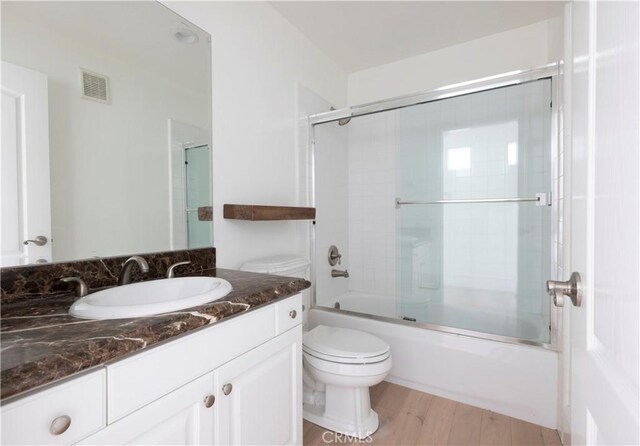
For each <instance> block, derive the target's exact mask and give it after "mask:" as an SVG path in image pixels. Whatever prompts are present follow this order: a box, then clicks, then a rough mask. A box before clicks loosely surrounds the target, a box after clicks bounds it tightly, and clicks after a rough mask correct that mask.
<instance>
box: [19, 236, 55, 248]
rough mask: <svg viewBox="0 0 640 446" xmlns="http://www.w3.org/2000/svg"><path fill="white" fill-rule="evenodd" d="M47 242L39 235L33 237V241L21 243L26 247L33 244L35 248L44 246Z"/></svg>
mask: <svg viewBox="0 0 640 446" xmlns="http://www.w3.org/2000/svg"><path fill="white" fill-rule="evenodd" d="M48 241H49V240H48V239H47V238H46V237H45V236H44V235H39V236H37V237H34V238H33V240H25V241H24V242H23V243H24V244H25V245H28V244H29V243H33V244H34V245H36V246H44V245H46V244H47V242H48Z"/></svg>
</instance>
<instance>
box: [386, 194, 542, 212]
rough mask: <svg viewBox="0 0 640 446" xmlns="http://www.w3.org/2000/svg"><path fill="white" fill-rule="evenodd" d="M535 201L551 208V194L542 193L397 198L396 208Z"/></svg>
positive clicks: (539, 204)
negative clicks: (444, 198) (437, 198)
mask: <svg viewBox="0 0 640 446" xmlns="http://www.w3.org/2000/svg"><path fill="white" fill-rule="evenodd" d="M523 201H534V202H535V203H536V206H551V192H542V193H539V194H536V196H535V197H531V198H476V199H468V200H457V199H454V200H432V201H402V199H400V198H396V208H399V207H400V206H403V205H405V204H466V203H518V202H523Z"/></svg>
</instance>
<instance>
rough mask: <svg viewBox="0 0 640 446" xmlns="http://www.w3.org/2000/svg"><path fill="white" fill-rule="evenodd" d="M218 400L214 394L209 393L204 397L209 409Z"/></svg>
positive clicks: (205, 404)
mask: <svg viewBox="0 0 640 446" xmlns="http://www.w3.org/2000/svg"><path fill="white" fill-rule="evenodd" d="M215 402H216V397H215V396H213V395H207V396H205V397H204V406H205V407H206V408H207V409H209V408H210V407H211V406H213V403H215Z"/></svg>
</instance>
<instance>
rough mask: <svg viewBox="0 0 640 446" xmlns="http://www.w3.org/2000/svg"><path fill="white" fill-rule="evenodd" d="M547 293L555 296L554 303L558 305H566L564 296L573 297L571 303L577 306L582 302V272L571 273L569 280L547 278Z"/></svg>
mask: <svg viewBox="0 0 640 446" xmlns="http://www.w3.org/2000/svg"><path fill="white" fill-rule="evenodd" d="M547 293H549V296H551V297H553V304H554V305H555V306H556V307H563V306H564V297H565V296H568V297H569V298H571V303H572V304H573V305H574V306H575V307H579V306H580V304H582V279H581V278H580V273H571V277H569V280H567V281H564V282H563V281H561V280H547Z"/></svg>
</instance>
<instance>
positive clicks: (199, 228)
mask: <svg viewBox="0 0 640 446" xmlns="http://www.w3.org/2000/svg"><path fill="white" fill-rule="evenodd" d="M210 157H211V154H210V150H209V146H207V145H202V146H197V147H188V148H186V149H185V178H186V203H187V209H186V214H187V234H186V235H187V247H189V248H203V247H208V246H212V240H211V238H212V237H211V224H210V222H208V221H200V220H199V219H198V208H199V207H201V206H211V160H210Z"/></svg>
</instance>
